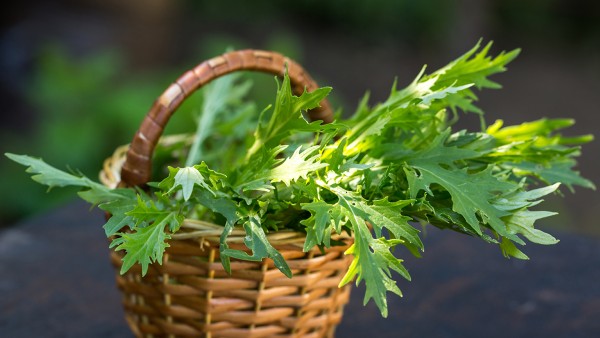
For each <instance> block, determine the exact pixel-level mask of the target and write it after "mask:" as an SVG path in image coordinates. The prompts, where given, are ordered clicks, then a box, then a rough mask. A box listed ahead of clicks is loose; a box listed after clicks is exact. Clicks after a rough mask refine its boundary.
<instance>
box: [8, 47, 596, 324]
mask: <svg viewBox="0 0 600 338" xmlns="http://www.w3.org/2000/svg"><path fill="white" fill-rule="evenodd" d="M489 48H490V44H488V45H486V46H485V47H483V48H481V47H480V46H479V44H478V45H477V46H475V47H474V48H473V49H472V50H470V51H469V52H467V53H466V54H464V55H463V56H461V57H460V58H458V59H456V60H455V61H453V62H451V63H450V64H449V65H447V66H446V67H444V68H442V69H439V70H437V71H435V72H433V73H431V74H429V75H425V69H423V70H422V71H421V72H420V73H419V74H418V75H417V77H416V78H415V80H414V81H413V82H412V83H410V84H409V85H408V86H407V87H406V88H404V89H401V90H398V89H397V88H396V86H395V85H394V87H393V88H392V91H391V94H390V96H389V98H388V99H387V100H386V101H385V102H383V103H381V104H378V105H375V106H373V107H371V106H369V105H368V102H367V101H368V97H365V99H364V100H362V102H361V103H360V105H359V107H358V109H357V110H356V112H355V113H354V115H353V116H352V117H351V118H349V119H338V120H337V121H336V122H333V123H330V124H323V123H321V122H320V121H316V122H308V121H307V120H306V119H305V118H304V116H303V112H305V111H306V110H309V109H312V108H315V107H317V106H318V105H319V102H321V101H322V100H323V99H324V98H325V97H326V96H327V95H328V93H329V92H330V90H331V88H320V89H317V90H315V91H313V92H310V93H308V92H304V93H303V94H302V95H300V96H294V95H293V94H292V92H291V88H290V80H289V78H288V77H287V75H286V76H285V77H284V79H283V82H282V83H281V84H280V85H279V88H278V91H277V96H276V100H275V104H274V105H273V106H272V107H267V109H265V110H264V111H262V113H260V114H253V113H254V112H255V110H254V107H253V106H252V105H251V104H248V103H247V102H246V101H245V94H246V93H247V89H248V87H249V85H248V84H243V85H241V86H239V85H237V86H236V85H235V84H234V80H235V79H233V78H227V79H224V80H222V81H221V82H218V83H217V84H216V85H215V86H213V87H212V88H211V89H210V90H209V91H208V93H207V95H206V98H205V102H204V108H205V109H204V113H203V114H204V115H203V116H202V117H200V120H201V121H200V122H201V123H199V124H198V125H199V127H198V130H197V131H196V133H195V134H194V142H193V144H192V146H191V147H190V148H191V150H189V151H188V155H187V160H185V159H181V163H185V164H184V165H183V166H182V167H169V168H168V170H169V172H168V175H167V177H166V178H164V179H162V180H161V181H160V182H156V183H151V184H149V186H150V189H149V190H147V191H144V190H141V189H138V188H134V189H129V188H117V189H109V188H107V187H105V186H104V185H101V184H99V183H95V182H93V181H92V180H90V179H88V178H86V177H82V176H81V175H77V174H69V173H66V172H63V171H60V170H58V169H55V168H53V167H51V166H49V165H47V164H46V163H44V162H43V161H41V160H39V159H34V158H31V157H28V156H21V155H13V154H7V156H8V157H10V158H11V159H13V160H15V161H17V162H19V163H21V164H23V165H25V166H29V169H28V171H29V172H31V173H33V174H35V175H34V176H33V179H34V180H36V181H38V182H40V183H42V184H45V185H48V186H50V187H54V186H80V187H82V191H81V192H80V193H79V195H80V196H81V198H83V199H85V200H86V201H88V202H90V203H92V204H97V205H99V207H100V208H101V209H102V210H105V211H107V212H109V213H110V214H112V217H111V218H110V219H109V220H108V222H107V223H106V224H105V225H104V229H105V230H106V235H107V236H109V237H110V236H114V237H113V238H114V240H113V241H112V244H111V247H114V248H115V249H116V250H124V251H125V256H124V258H123V267H122V272H125V271H127V270H128V269H129V268H130V267H131V266H132V265H134V264H138V263H139V264H141V266H142V271H143V272H142V273H143V274H145V273H146V271H147V269H148V265H149V264H151V263H153V262H154V263H158V264H160V263H161V261H162V255H163V252H164V250H165V248H166V247H167V246H168V240H169V238H170V236H171V234H173V233H175V232H177V231H178V229H179V228H180V226H181V224H182V222H183V221H184V219H185V218H194V219H201V220H206V221H210V222H213V223H216V224H220V225H222V226H223V231H222V236H221V246H220V251H221V258H222V263H223V265H224V267H225V268H226V269H227V270H229V269H230V258H236V259H243V260H255V261H258V260H262V259H264V258H271V259H272V260H273V261H274V262H275V264H276V266H277V267H278V268H279V270H281V271H282V272H283V273H284V274H285V275H287V276H288V277H291V271H290V268H289V267H288V265H287V264H286V261H285V260H284V258H283V257H282V256H281V254H280V253H279V252H278V251H277V250H276V249H275V248H274V247H273V246H272V245H271V244H270V243H269V241H268V239H267V236H266V233H268V232H273V231H278V230H282V229H293V230H296V231H301V232H305V233H306V242H305V244H304V250H310V249H311V248H313V247H314V246H320V247H329V246H331V245H335V244H336V242H335V241H334V240H333V239H332V234H336V233H337V234H340V233H342V232H348V233H351V234H353V236H354V239H355V241H354V244H353V245H352V246H351V247H350V248H349V249H348V251H347V252H346V253H347V254H350V255H352V256H353V261H352V264H351V266H350V267H349V269H348V271H347V273H346V275H345V277H344V278H343V280H342V282H341V285H343V284H346V283H348V282H350V281H352V280H356V282H357V283H360V281H362V280H364V281H365V284H366V294H365V299H364V300H365V303H366V302H367V301H368V300H369V299H371V298H373V299H374V300H375V303H376V304H377V306H378V307H379V309H380V310H381V313H382V315H383V316H386V315H387V303H386V293H387V292H388V291H390V292H393V293H395V294H398V295H401V292H400V290H399V288H398V287H397V285H396V282H395V280H394V279H393V275H392V270H393V271H395V272H397V273H398V274H399V275H400V276H402V277H404V278H406V279H410V276H409V274H408V272H407V270H406V269H405V267H404V266H403V264H402V260H401V259H398V258H397V257H395V256H394V248H395V247H397V246H404V247H406V248H407V249H408V250H409V251H410V252H411V253H412V254H414V255H420V252H421V251H423V243H422V241H421V238H420V236H419V233H420V232H419V230H418V229H417V227H416V226H415V225H417V224H419V223H421V224H423V225H424V224H431V225H433V226H436V227H438V228H442V229H451V230H454V231H457V232H461V233H464V234H466V235H469V236H473V237H479V238H481V239H483V240H484V241H486V242H489V243H494V244H497V245H499V247H500V249H501V251H502V253H503V254H504V255H505V256H506V257H510V256H512V257H516V258H520V259H527V256H526V255H525V254H524V253H523V252H521V251H520V250H519V249H518V247H517V246H516V245H515V244H518V245H524V244H525V241H524V239H527V240H529V241H530V242H534V243H538V244H554V243H556V242H557V240H556V239H555V238H554V237H553V236H551V235H549V234H547V233H545V232H543V231H541V230H539V229H536V228H535V227H534V223H535V221H536V220H538V219H541V218H544V217H547V216H551V215H553V214H554V213H553V212H549V211H539V210H536V211H533V210H530V208H531V207H533V206H535V205H537V204H539V203H540V202H541V201H542V199H541V198H542V197H543V196H545V195H547V194H550V193H552V192H554V191H556V190H557V188H558V186H559V184H561V183H562V184H564V185H566V186H567V187H568V188H570V189H572V186H573V185H579V186H583V187H587V188H594V185H593V184H592V183H591V182H590V181H588V180H586V179H584V178H582V177H581V176H579V174H578V173H577V172H576V171H574V170H573V169H572V168H573V166H574V165H575V164H576V163H575V160H574V157H576V156H578V155H579V145H580V144H582V143H585V142H589V141H590V140H591V139H592V137H591V136H581V137H574V138H573V137H571V138H568V137H563V136H561V135H560V134H559V133H558V131H559V130H560V129H563V128H565V127H568V126H570V125H572V124H573V121H572V120H567V119H554V120H549V119H542V120H538V121H534V122H528V123H523V124H521V125H515V126H506V127H504V126H503V125H502V122H501V121H497V122H495V123H494V124H492V125H491V126H490V127H488V128H483V130H481V131H478V132H471V131H466V130H458V131H455V130H452V125H453V124H454V122H455V121H456V120H457V119H458V117H459V111H462V112H465V113H475V114H479V115H481V116H482V117H481V118H482V124H483V125H485V122H484V120H483V112H482V111H481V110H480V109H479V108H477V107H476V106H475V105H474V101H475V100H476V96H475V93H474V91H473V90H474V89H482V88H498V87H499V85H498V84H496V83H494V82H492V81H490V80H489V79H488V77H489V76H490V75H492V74H494V73H498V72H502V71H504V70H505V65H506V64H507V63H508V62H510V61H511V60H512V59H514V58H515V57H516V56H517V54H518V50H515V51H512V52H509V53H501V54H499V55H497V56H495V57H491V56H489V55H488V52H489ZM256 115H258V121H257V122H253V116H256ZM219 119H221V120H219ZM225 121H229V122H227V123H226V122H225ZM229 134H236V135H237V136H227V137H225V136H226V135H229ZM211 135H212V136H211ZM213 136H214V138H211V137H213ZM183 143H185V142H183ZM183 143H182V144H183ZM174 148H176V149H173V147H170V148H168V149H163V152H165V151H167V150H168V151H169V152H173V151H175V150H177V153H179V154H181V147H180V146H176V147H174ZM186 149H188V148H186ZM210 153H213V154H219V157H218V158H216V157H212V158H210V157H208V156H209V154H210ZM200 154H202V155H200ZM157 157H160V156H159V155H157ZM201 159H209V160H208V161H206V162H199V160H201ZM219 160H220V161H219ZM237 227H242V228H243V229H244V230H245V232H246V235H247V236H246V238H245V244H246V246H247V247H248V249H249V250H248V251H240V250H234V249H232V248H229V247H228V245H227V241H226V240H227V237H228V235H229V234H230V233H231V231H232V230H233V229H234V228H237ZM248 252H251V254H249V253H248Z"/></svg>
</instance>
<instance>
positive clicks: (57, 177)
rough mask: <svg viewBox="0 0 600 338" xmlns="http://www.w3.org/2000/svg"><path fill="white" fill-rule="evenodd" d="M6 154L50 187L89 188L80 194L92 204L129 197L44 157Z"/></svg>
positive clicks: (37, 180) (35, 179) (33, 177)
mask: <svg viewBox="0 0 600 338" xmlns="http://www.w3.org/2000/svg"><path fill="white" fill-rule="evenodd" d="M5 155H6V157H8V158H9V159H11V160H13V161H15V162H17V163H19V164H22V165H24V166H26V167H28V168H27V170H26V172H28V173H31V174H34V175H33V176H32V177H31V178H32V179H33V180H34V181H36V182H38V183H40V184H43V185H47V186H48V187H49V188H53V187H68V186H74V187H83V188H88V189H89V190H87V191H83V192H81V193H80V196H81V197H82V198H83V199H84V200H86V201H88V202H90V203H92V204H99V203H102V202H107V201H111V200H114V199H122V198H126V197H127V193H125V192H123V191H122V190H119V191H113V190H111V189H110V188H108V187H105V186H104V185H102V184H99V183H96V182H93V181H92V180H90V179H89V178H87V177H85V176H83V175H81V176H75V175H72V174H69V173H67V172H64V171H62V170H59V169H56V168H55V167H53V166H51V165H49V164H47V163H46V162H44V161H43V160H42V159H39V158H34V157H31V156H27V155H16V154H11V153H5Z"/></svg>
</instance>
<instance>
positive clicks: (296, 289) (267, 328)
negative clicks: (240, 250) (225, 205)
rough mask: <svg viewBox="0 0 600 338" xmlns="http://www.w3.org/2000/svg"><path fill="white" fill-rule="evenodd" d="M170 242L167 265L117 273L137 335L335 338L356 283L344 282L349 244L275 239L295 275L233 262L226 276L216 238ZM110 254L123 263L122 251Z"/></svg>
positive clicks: (264, 265) (265, 264) (266, 264)
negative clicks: (306, 244)
mask: <svg viewBox="0 0 600 338" xmlns="http://www.w3.org/2000/svg"><path fill="white" fill-rule="evenodd" d="M169 244H170V247H169V248H168V249H167V252H166V253H165V255H164V260H163V264H162V265H156V264H154V265H152V266H151V268H150V269H149V271H148V274H147V275H146V276H145V277H143V278H142V277H140V270H139V269H136V268H132V269H131V270H130V271H129V272H128V273H126V274H125V275H123V276H117V283H118V286H119V288H120V289H121V291H122V292H123V296H124V298H123V302H124V306H125V310H126V313H127V315H126V318H127V321H128V323H129V325H130V327H132V329H133V330H134V333H135V334H136V335H137V336H141V337H162V336H169V337H175V336H193V337H331V336H333V331H334V328H335V325H336V324H337V323H339V322H340V320H341V318H342V310H343V306H344V305H345V304H346V303H347V302H348V299H349V295H350V288H349V287H348V286H345V287H343V288H338V283H339V282H340V280H341V278H342V277H343V275H344V273H345V270H346V268H347V265H348V263H349V262H348V261H347V260H346V259H344V258H343V251H344V249H345V248H344V247H334V248H333V249H330V250H327V252H326V253H325V254H321V253H320V252H319V251H318V250H312V251H310V252H308V253H304V252H302V251H301V250H299V249H298V247H297V246H295V245H293V244H287V245H286V244H276V245H275V247H276V248H277V249H278V250H279V251H280V252H281V253H282V255H283V256H284V257H285V258H286V260H287V261H288V264H289V266H290V268H291V269H292V271H293V273H294V277H293V278H291V279H289V278H287V277H286V276H285V275H283V274H282V273H281V272H280V271H279V270H278V269H277V268H276V267H275V266H274V264H273V262H272V261H271V260H264V261H263V262H245V261H243V262H242V261H236V260H233V261H232V262H231V265H232V274H231V275H228V274H227V272H225V271H224V269H223V266H222V265H221V262H220V261H219V249H218V244H215V243H213V242H212V241H208V240H203V238H194V239H182V240H171V241H170V242H169ZM111 256H112V261H113V264H114V265H115V267H116V268H117V270H118V269H120V264H121V258H122V256H121V254H120V253H117V252H112V255H111ZM340 258H341V259H340Z"/></svg>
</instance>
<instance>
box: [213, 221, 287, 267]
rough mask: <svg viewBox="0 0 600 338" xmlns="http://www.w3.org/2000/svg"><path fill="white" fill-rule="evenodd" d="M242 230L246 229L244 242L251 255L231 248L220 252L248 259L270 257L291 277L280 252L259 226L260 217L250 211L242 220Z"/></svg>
mask: <svg viewBox="0 0 600 338" xmlns="http://www.w3.org/2000/svg"><path fill="white" fill-rule="evenodd" d="M244 230H246V237H245V238H244V244H246V247H248V249H250V250H251V251H252V255H249V254H248V253H246V252H244V251H240V250H233V249H225V250H222V251H221V254H224V255H227V256H229V257H232V258H237V259H243V260H248V261H261V260H263V259H264V258H271V259H272V260H273V262H274V263H275V267H277V269H279V271H281V272H283V274H284V275H286V276H287V277H288V278H292V270H290V267H289V266H288V264H287V263H286V261H285V259H284V258H283V256H282V255H281V253H280V252H279V251H277V250H276V249H275V248H274V247H273V246H272V245H271V244H270V243H269V240H268V239H267V235H266V234H265V232H264V230H263V229H262V227H261V221H260V217H259V216H258V215H257V214H252V213H251V214H249V215H248V217H247V219H246V221H245V222H244Z"/></svg>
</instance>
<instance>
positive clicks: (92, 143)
mask: <svg viewBox="0 0 600 338" xmlns="http://www.w3.org/2000/svg"><path fill="white" fill-rule="evenodd" d="M10 6H11V7H10V8H9V10H4V11H3V13H2V14H1V16H2V22H1V25H2V26H1V31H0V100H1V101H0V102H1V103H2V105H1V108H0V114H1V116H2V123H1V124H0V144H1V150H2V153H4V152H14V153H25V154H30V155H33V156H37V157H43V158H44V159H45V160H46V161H47V162H49V163H51V164H54V165H56V166H58V167H60V168H65V167H70V168H74V169H78V170H80V171H81V172H83V173H84V174H86V175H88V176H90V177H94V178H95V177H97V173H98V171H99V170H100V168H101V165H102V161H103V159H104V158H106V157H108V156H109V155H110V154H111V152H112V150H113V149H114V148H115V147H117V146H118V145H121V144H124V143H127V142H129V141H130V140H131V137H132V136H133V134H134V132H135V130H136V129H137V127H138V125H139V123H140V121H141V120H142V118H143V116H144V114H145V113H146V111H147V110H148V109H149V108H150V106H151V104H152V102H153V101H154V99H155V98H156V97H157V96H159V95H160V94H161V92H162V91H163V90H164V89H165V88H166V87H167V86H168V85H169V84H170V83H171V82H172V81H173V80H175V79H176V78H177V77H178V76H179V75H180V74H181V73H182V72H184V71H185V70H187V69H189V68H192V67H193V66H194V65H196V64H197V63H199V62H201V61H203V60H204V59H207V58H209V57H212V56H215V55H218V54H220V53H222V52H223V51H224V50H225V49H226V48H227V47H234V48H236V49H237V48H258V49H272V50H276V51H279V52H281V53H284V54H287V55H289V56H291V57H292V58H294V59H296V60H297V61H299V62H300V63H301V64H303V65H304V67H305V68H306V69H307V70H308V71H309V72H310V73H311V74H312V75H313V77H315V78H316V79H317V80H318V82H319V83H320V84H321V85H329V86H332V87H333V88H334V92H333V102H334V103H335V104H336V106H338V107H343V108H344V111H346V112H351V111H352V110H353V107H354V106H355V105H356V104H357V103H358V100H359V99H360V98H361V97H362V95H363V94H364V92H365V91H367V90H369V91H370V92H371V97H372V100H371V102H377V101H378V100H381V99H383V98H385V97H386V96H387V94H388V93H389V89H390V87H391V84H392V82H393V81H394V79H395V78H397V79H398V83H399V84H400V85H402V84H406V83H408V82H409V81H410V80H412V78H413V77H414V76H415V75H416V74H417V72H418V71H419V69H420V67H421V66H422V65H423V64H428V65H429V66H430V68H429V69H430V70H433V69H435V68H436V67H439V66H443V65H444V64H445V63H446V62H448V61H450V60H451V59H452V58H454V57H456V56H458V55H459V54H460V53H462V52H464V51H466V50H467V49H468V48H470V47H471V46H473V45H474V44H475V42H476V41H477V40H478V39H479V38H483V39H484V40H494V41H495V45H494V51H495V52H499V51H501V50H510V49H514V48H518V47H521V48H523V52H522V54H521V56H520V57H519V58H518V59H517V60H516V61H515V62H513V64H511V65H510V67H509V71H508V72H507V73H505V74H501V75H499V76H497V77H496V80H497V81H499V82H500V83H502V84H503V85H504V87H505V88H504V89H503V90H501V91H488V92H482V93H481V95H480V102H479V105H480V107H482V108H483V109H484V110H485V111H486V112H487V119H488V121H489V122H492V121H493V120H495V119H498V118H502V119H504V120H505V121H506V123H518V122H522V121H525V120H532V119H538V118H541V117H572V118H575V119H576V120H577V122H578V123H577V125H576V126H575V127H574V128H572V130H571V131H570V132H571V133H572V134H573V135H575V134H587V133H592V134H596V136H598V135H597V134H598V127H599V126H600V123H599V122H600V121H599V120H600V117H599V116H600V112H599V111H598V110H599V108H598V104H597V99H598V94H599V89H600V84H599V83H600V2H598V1H593V0H590V1H583V0H532V1H518V0H492V1H478V0H460V1H444V0H429V1H409V0H396V1H394V0H387V1H386V0H371V1H364V0H362V1H361V0H346V1H341V0H330V1H316V0H307V1H293V2H292V1H286V2H283V1H262V0H254V1H251V2H250V1H241V0H234V1H191V0H189V1H169V0H134V1H133V0H132V1H118V0H104V1H101V0H79V1H75V0H62V1H58V0H57V1H42V0H37V1H28V2H19V3H12V4H11V5H10ZM254 81H255V88H257V89H256V93H255V94H256V95H257V97H258V100H259V102H264V104H266V103H267V102H268V99H269V98H271V97H272V96H273V94H274V90H275V82H274V81H273V79H272V78H271V77H269V76H263V77H255V80H254ZM200 99H201V98H200V96H199V95H196V96H195V97H194V98H193V99H192V100H190V102H187V103H186V104H185V106H184V107H182V108H181V109H180V111H179V112H178V114H177V116H176V118H174V119H173V120H172V122H171V124H170V126H169V128H170V131H172V132H180V131H191V130H189V129H186V127H187V126H190V125H191V121H193V116H194V113H195V112H196V111H197V110H198V108H199V106H200V103H199V102H200ZM259 104H262V103H259ZM264 104H263V105H264ZM462 123H463V125H464V126H466V127H471V128H477V126H478V122H477V120H476V118H472V120H470V117H466V119H465V121H464V122H462ZM599 153H600V152H599V146H598V141H595V142H593V143H591V144H588V145H586V146H584V155H583V156H582V157H581V158H580V170H581V172H582V174H583V175H584V176H586V177H588V178H590V179H592V181H594V182H595V183H596V184H598V183H600V179H599V178H600V174H599V173H600V164H599V161H598V160H599ZM0 174H1V178H0V227H1V226H9V225H11V224H15V223H16V222H18V220H19V219H22V218H23V217H32V216H33V215H35V214H37V213H41V212H44V211H46V210H48V209H49V208H52V207H55V206H57V205H60V204H64V203H67V201H68V200H69V199H72V198H73V196H74V195H73V194H72V191H58V190H56V191H52V192H50V193H49V194H46V192H45V189H44V188H43V187H41V186H40V185H38V184H34V183H33V182H31V180H30V179H29V176H28V175H26V174H25V173H24V172H23V168H22V167H20V166H17V165H16V164H14V163H9V162H8V161H7V159H6V158H4V157H2V158H1V159H0ZM564 195H565V196H564V198H552V199H550V201H548V204H550V205H547V207H548V208H554V209H557V210H559V211H560V216H556V217H553V218H549V219H547V220H545V224H546V225H547V226H549V227H554V228H561V229H564V230H568V231H573V232H579V233H586V234H594V235H598V234H600V227H599V226H598V221H597V218H598V210H600V197H599V195H598V193H597V192H594V191H587V190H583V189H577V194H576V195H572V194H571V193H570V192H568V191H566V190H565V192H564Z"/></svg>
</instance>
